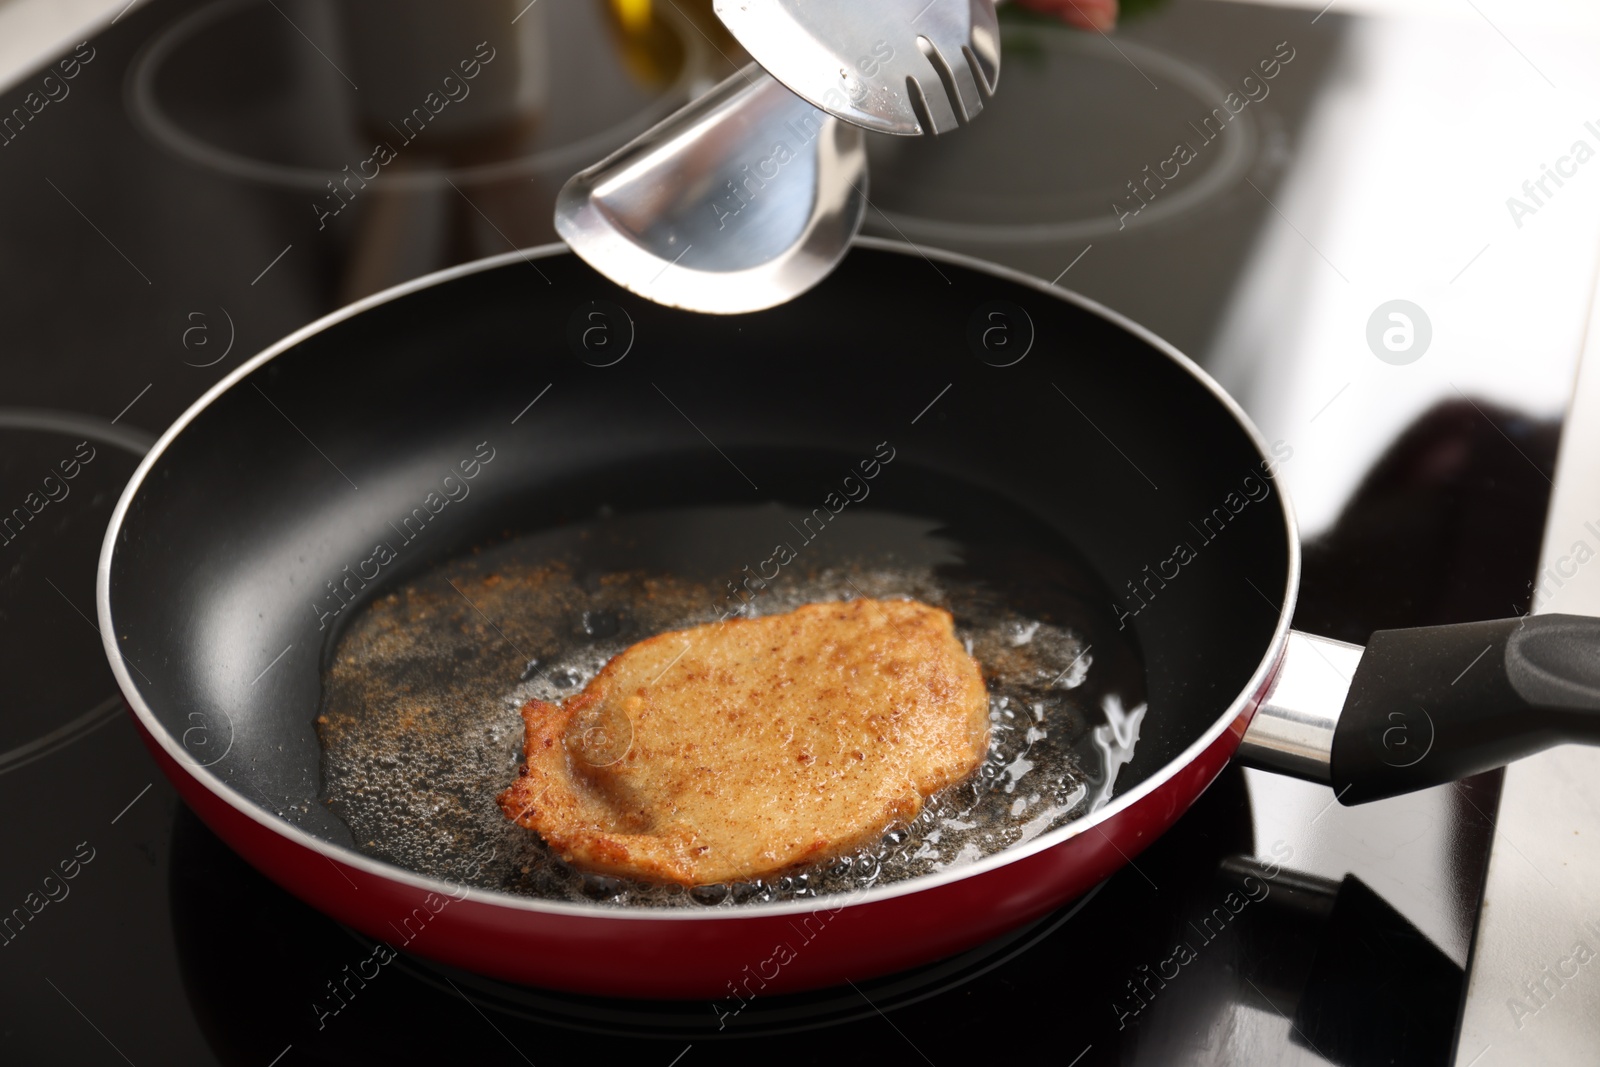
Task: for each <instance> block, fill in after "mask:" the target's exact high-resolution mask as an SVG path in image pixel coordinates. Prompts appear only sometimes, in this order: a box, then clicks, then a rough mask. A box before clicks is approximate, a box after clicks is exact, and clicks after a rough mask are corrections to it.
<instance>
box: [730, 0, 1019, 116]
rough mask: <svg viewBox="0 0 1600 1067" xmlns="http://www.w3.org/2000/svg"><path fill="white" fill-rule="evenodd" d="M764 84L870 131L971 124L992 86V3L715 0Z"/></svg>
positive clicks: (996, 66) (995, 31)
mask: <svg viewBox="0 0 1600 1067" xmlns="http://www.w3.org/2000/svg"><path fill="white" fill-rule="evenodd" d="M714 7H715V10H716V12H717V17H718V18H720V19H722V22H723V25H725V26H727V27H728V29H729V31H731V32H732V33H733V35H734V37H736V38H737V39H738V41H739V43H740V44H741V45H743V46H744V49H745V51H747V52H749V53H750V56H751V58H752V59H754V60H755V61H756V62H757V63H760V64H761V65H762V66H763V67H765V68H766V69H767V71H768V72H769V73H771V74H772V76H773V77H775V78H777V79H778V80H779V81H781V82H782V83H783V84H784V85H787V86H788V87H789V88H790V89H791V90H792V91H793V92H795V93H797V94H799V95H800V96H802V97H804V98H805V99H806V100H808V101H810V102H811V103H812V104H813V105H815V106H816V107H819V108H821V109H822V110H824V111H826V112H828V113H829V114H831V115H834V116H836V117H838V118H841V119H843V120H844V121H846V122H850V123H854V124H855V125H857V126H861V127H864V128H866V129H869V130H873V131H875V132H878V133H895V134H902V135H907V136H915V135H918V134H927V133H945V132H947V131H949V130H953V129H955V128H956V127H957V126H961V125H964V124H966V123H967V122H969V121H971V120H972V119H974V118H976V117H977V115H978V112H980V111H982V110H983V105H984V103H985V101H987V100H988V99H989V98H990V97H991V96H993V95H994V91H995V87H996V86H997V85H998V84H999V81H1000V23H999V20H998V19H997V18H996V17H995V9H994V0H716V2H715V5H714Z"/></svg>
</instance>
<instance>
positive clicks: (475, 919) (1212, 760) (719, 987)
mask: <svg viewBox="0 0 1600 1067" xmlns="http://www.w3.org/2000/svg"><path fill="white" fill-rule="evenodd" d="M1255 707H1256V703H1255V701H1254V700H1252V701H1251V702H1250V703H1249V704H1248V705H1247V706H1246V707H1245V708H1244V709H1243V710H1241V711H1240V712H1239V713H1238V714H1237V715H1236V716H1235V718H1234V720H1233V721H1232V723H1230V724H1229V726H1228V728H1227V729H1225V730H1223V731H1222V732H1221V733H1220V734H1219V735H1218V736H1217V738H1216V739H1215V740H1214V741H1212V742H1211V744H1210V745H1208V746H1207V747H1206V748H1204V749H1202V750H1201V751H1200V753H1199V755H1198V756H1197V757H1196V758H1195V759H1193V760H1191V761H1190V762H1189V763H1187V764H1186V765H1184V766H1183V767H1181V768H1179V769H1178V770H1177V771H1176V773H1174V774H1172V775H1171V776H1170V777H1169V778H1167V780H1166V781H1164V782H1162V783H1161V784H1159V785H1158V786H1156V787H1155V788H1154V789H1152V790H1151V791H1150V792H1148V793H1146V794H1145V795H1143V796H1141V797H1140V798H1138V799H1137V800H1136V801H1134V802H1133V803H1132V804H1130V805H1129V806H1128V807H1126V808H1123V809H1122V810H1120V811H1117V812H1115V813H1114V814H1112V815H1111V816H1109V817H1108V818H1106V819H1105V820H1104V821H1102V822H1100V823H1098V824H1096V825H1093V826H1090V827H1088V828H1086V829H1085V830H1084V831H1083V832H1082V833H1079V834H1077V835H1075V836H1073V837H1069V838H1067V839H1065V840H1063V841H1061V842H1059V843H1057V844H1056V845H1054V846H1052V847H1050V848H1047V849H1044V850H1042V851H1040V852H1037V853H1034V854H1033V855H1031V856H1027V857H1025V858H1023V859H1020V860H1016V861H1013V862H1011V863H1008V864H1005V865H1003V866H999V867H994V868H991V869H988V870H986V871H983V872H982V873H979V874H976V875H972V876H970V877H966V878H959V879H956V880H954V881H950V882H945V883H943V884H940V885H935V886H933V887H931V888H928V889H923V890H919V891H915V892H908V893H904V894H901V895H899V896H893V897H888V898H885V899H878V900H873V901H870V902H865V903H860V904H847V905H845V906H842V907H838V908H833V909H823V910H819V911H817V912H814V913H811V914H809V915H807V914H795V913H785V914H778V915H770V914H769V915H763V914H761V913H759V912H752V913H748V914H746V915H743V916H737V917H733V916H728V915H727V913H726V912H721V913H720V915H719V916H718V917H712V916H711V915H710V914H708V915H707V917H705V918H692V917H691V918H683V919H674V920H671V921H661V920H651V919H641V918H616V919H611V918H607V917H606V916H605V915H604V914H603V912H602V913H598V914H593V913H592V914H590V915H586V916H583V917H581V918H579V917H574V916H570V915H563V914H554V913H550V912H540V911H531V910H526V909H522V908H518V907H516V906H514V905H512V904H509V903H502V902H499V901H497V900H495V899H494V898H493V897H492V896H491V895H489V894H473V893H467V894H466V895H465V896H463V897H462V899H459V900H457V899H454V898H452V897H446V896H441V895H439V894H438V893H434V892H430V891H428V890H426V889H424V888H422V887H419V886H416V885H412V884H409V883H408V882H406V881H403V880H401V879H398V878H389V877H385V876H383V875H380V874H374V873H373V872H371V871H368V870H364V869H362V868H358V867H353V866H349V865H347V864H344V863H341V862H339V861H338V860H336V859H333V858H332V857H330V856H327V855H324V854H323V853H321V852H318V851H316V850H315V849H313V848H311V847H310V846H309V845H306V844H303V843H302V842H301V841H299V840H298V839H296V838H294V837H291V836H289V835H287V834H285V833H282V832H281V831H278V830H274V829H272V828H269V827H268V826H265V825H263V824H262V823H260V822H257V821H256V820H254V819H252V818H250V817H249V816H248V815H246V814H244V813H243V812H241V811H240V810H239V809H238V808H236V807H234V806H232V805H230V804H228V803H227V802H225V801H224V800H222V799H221V798H219V797H218V796H217V795H216V794H215V793H213V792H212V791H211V790H210V789H209V788H207V787H206V785H205V784H203V783H202V782H200V781H199V780H197V779H196V778H195V777H194V776H193V775H192V774H191V772H190V770H189V769H188V768H187V767H186V766H184V765H182V764H180V763H179V762H178V761H177V760H174V759H173V758H172V756H171V755H170V754H169V753H168V752H167V751H166V750H165V749H164V748H162V746H161V745H160V744H159V743H158V742H157V741H156V740H155V739H154V738H153V737H151V736H150V734H149V733H148V731H146V730H145V728H144V726H143V724H142V723H139V722H138V717H137V716H135V722H136V723H138V725H139V729H140V735H141V737H143V738H144V741H145V743H146V745H147V746H148V747H149V749H150V751H151V753H152V754H153V755H154V756H155V758H156V761H157V763H159V764H160V765H161V769H162V771H163V772H164V773H165V774H166V776H167V777H168V779H170V780H171V781H173V782H174V783H176V785H177V787H178V790H179V792H180V793H181V794H182V796H183V799H184V800H185V801H186V802H187V803H188V804H189V806H190V807H191V808H193V809H194V811H195V812H196V813H197V814H198V815H199V816H200V818H201V819H202V820H203V821H204V822H205V823H206V825H207V826H209V827H210V828H211V829H212V830H213V831H214V832H215V833H216V834H217V836H219V837H221V838H222V839H223V840H224V841H226V842H227V843H228V844H229V845H231V846H232V847H233V848H234V850H235V851H237V852H238V853H239V854H240V855H241V856H243V857H244V858H245V859H246V860H247V861H249V862H250V863H251V864H252V865H253V866H255V867H256V868H257V869H258V870H260V871H262V872H263V873H265V874H266V875H267V876H268V877H270V878H272V879H273V881H275V882H277V883H278V884H279V885H281V886H282V887H283V888H285V889H287V890H288V891H289V892H291V893H293V894H294V895H295V896H297V897H299V898H300V899H301V900H304V901H305V902H306V903H307V904H310V905H311V906H312V907H315V908H317V909H318V910H319V911H322V912H324V913H326V914H328V915H330V916H332V917H334V918H335V919H338V920H339V921H340V922H343V923H345V924H347V925H349V926H352V927H354V928H356V929H357V930H360V931H361V932H363V933H365V934H367V935H368V936H370V937H373V938H377V939H379V940H381V941H384V942H386V943H388V944H389V945H390V946H392V947H395V948H403V949H404V950H405V951H407V952H412V953H415V954H417V955H420V956H424V957H427V958H430V959H433V960H437V961H438V962H441V963H446V964H450V965H453V966H456V967H461V968H464V969H466V970H470V971H473V972H476V973H479V974H484V975H489V976H492V977H495V978H501V979H504V980H507V981H511V982H518V983H522V984H526V985H535V986H545V987H551V988H559V989H568V990H573V991H577V992H584V993H597V994H604V995H609V996H628V997H656V998H706V999H710V1000H713V1001H716V1002H718V1009H719V1010H722V1011H729V1012H732V1011H737V1010H738V1007H739V1004H740V1003H741V1002H742V1000H747V999H749V998H750V997H751V996H753V995H756V994H773V993H786V992H796V991H799V990H803V989H813V988H818V987H823V986H831V985H839V984H842V983H844V982H845V981H846V980H851V981H855V980H860V979H865V978H872V977H875V976H877V975H882V974H889V973H892V972H894V971H898V970H903V969H905V968H908V967H912V966H915V965H917V964H920V963H925V962H927V961H929V960H931V959H938V958H941V957H944V956H949V955H952V954H954V953H957V952H960V951H962V950H964V949H967V948H970V947H972V946H974V945H977V944H981V943H982V942H984V941H986V940H988V939H990V938H993V937H997V936H999V935H1000V934H1002V933H1004V932H1005V931H1007V930H1010V929H1014V928H1015V927H1017V926H1019V925H1021V924H1023V923H1026V922H1028V921H1030V920H1032V919H1035V918H1038V917H1039V916H1041V915H1044V914H1046V913H1048V912H1049V911H1051V910H1052V909H1054V908H1057V907H1059V906H1060V905H1062V904H1064V903H1066V902H1067V901H1070V900H1072V899H1074V898H1076V897H1078V896H1081V895H1082V894H1083V893H1085V892H1087V891H1088V890H1089V889H1091V888H1093V887H1094V886H1095V885H1096V884H1098V883H1099V882H1101V881H1103V880H1104V879H1106V878H1108V877H1109V876H1110V875H1112V874H1113V873H1115V872H1116V871H1117V870H1119V869H1120V868H1122V867H1123V866H1124V865H1126V864H1127V862H1128V861H1129V860H1130V859H1132V858H1133V857H1134V856H1136V855H1138V854H1139V853H1140V852H1141V851H1143V850H1144V849H1145V847H1146V846H1148V845H1149V844H1150V843H1151V842H1152V841H1154V840H1155V839H1156V838H1157V837H1159V836H1160V835H1161V834H1163V833H1165V832H1166V830H1167V829H1168V828H1169V827H1171V825H1172V824H1173V823H1174V822H1176V821H1177V819H1178V817H1179V816H1180V815H1182V814H1183V813H1184V812H1185V811H1187V810H1188V809H1189V807H1190V805H1191V804H1193V803H1194V801H1195V800H1196V799H1197V798H1198V797H1199V796H1200V794H1201V792H1203V791H1204V790H1205V788H1206V787H1207V786H1208V785H1210V784H1211V782H1212V781H1213V780H1215V778H1216V777H1217V775H1218V774H1220V773H1221V771H1222V769H1223V767H1225V766H1226V765H1227V763H1228V761H1229V759H1231V758H1232V756H1233V753H1234V750H1235V749H1237V748H1238V746H1239V740H1240V738H1241V737H1243V736H1244V731H1245V727H1246V726H1248V725H1249V721H1250V718H1251V716H1252V715H1253V713H1254V711H1255ZM886 931H887V932H889V933H890V936H885V932H886Z"/></svg>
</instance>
